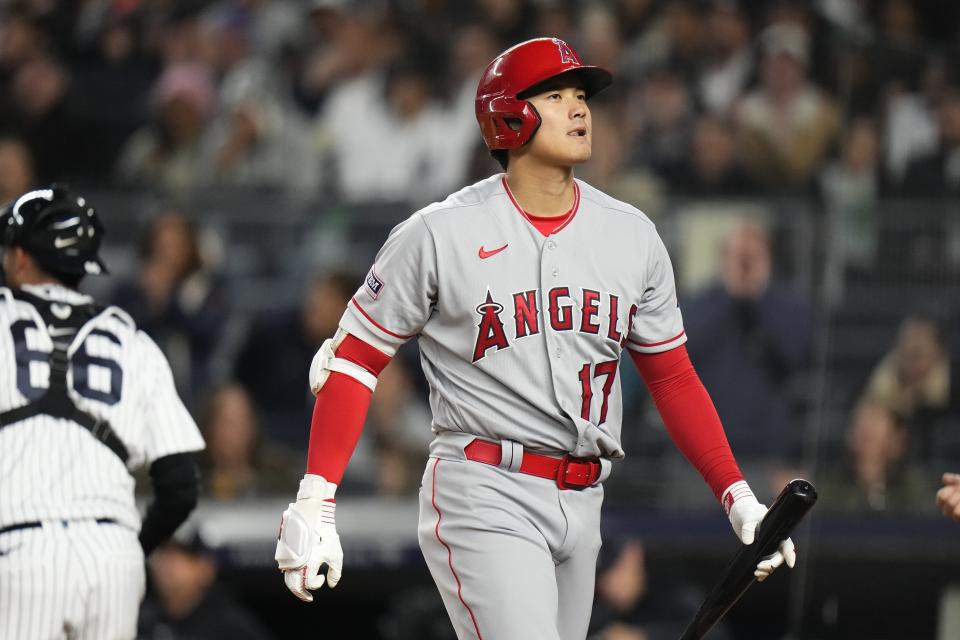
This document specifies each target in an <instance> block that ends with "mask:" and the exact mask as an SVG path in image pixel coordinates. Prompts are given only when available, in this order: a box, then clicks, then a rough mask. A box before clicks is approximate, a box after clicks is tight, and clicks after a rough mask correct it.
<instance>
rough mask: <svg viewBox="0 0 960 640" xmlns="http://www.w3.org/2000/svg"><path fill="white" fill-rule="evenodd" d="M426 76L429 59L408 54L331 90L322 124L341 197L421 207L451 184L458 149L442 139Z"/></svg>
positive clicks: (459, 162) (430, 80)
mask: <svg viewBox="0 0 960 640" xmlns="http://www.w3.org/2000/svg"><path fill="white" fill-rule="evenodd" d="M433 77H434V72H433V71H432V63H430V62H428V61H427V60H425V59H418V57H417V55H416V54H410V55H408V56H406V57H403V58H401V59H399V60H396V61H394V62H392V63H391V64H390V65H389V67H388V68H387V69H386V71H385V73H384V74H383V75H381V74H365V75H363V76H361V77H359V78H356V79H354V80H352V81H350V82H347V83H344V84H343V85H341V86H340V87H339V88H338V89H336V90H335V91H334V92H333V94H332V95H331V96H330V99H329V101H328V103H327V105H326V110H325V113H324V115H323V118H322V127H323V130H324V132H325V135H328V136H330V137H331V139H332V145H333V159H334V163H335V165H336V172H337V192H338V193H339V195H340V196H341V197H342V198H344V199H345V200H347V201H348V202H354V203H367V202H410V203H415V204H419V205H422V204H425V203H427V202H430V201H431V200H432V199H434V198H436V197H439V196H441V195H442V194H445V193H448V192H449V191H451V190H452V189H453V185H454V184H455V181H456V180H457V179H459V178H460V177H461V176H459V175H454V174H455V170H457V169H460V168H461V167H462V166H463V162H462V159H461V156H462V154H463V150H462V149H461V148H459V146H456V145H449V144H447V143H446V139H445V138H446V132H445V131H444V124H445V122H446V119H447V118H446V116H445V113H444V112H443V111H442V109H441V108H440V106H439V104H438V103H437V102H436V101H435V100H434V98H433V96H432V93H431V92H432V83H433Z"/></svg>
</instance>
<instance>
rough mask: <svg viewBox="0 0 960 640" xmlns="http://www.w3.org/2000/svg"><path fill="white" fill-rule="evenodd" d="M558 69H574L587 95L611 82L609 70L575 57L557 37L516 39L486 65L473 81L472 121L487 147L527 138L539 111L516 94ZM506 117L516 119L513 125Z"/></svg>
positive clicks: (509, 144)
mask: <svg viewBox="0 0 960 640" xmlns="http://www.w3.org/2000/svg"><path fill="white" fill-rule="evenodd" d="M563 73H575V74H576V75H577V76H578V77H579V79H580V80H581V81H582V82H583V87H584V89H585V90H586V93H587V98H590V97H591V96H593V95H594V94H596V93H597V92H598V91H600V90H602V89H605V88H606V87H608V86H610V83H611V82H612V81H613V77H612V76H611V75H610V72H609V71H607V70H605V69H601V68H599V67H592V66H588V65H585V64H583V63H582V62H580V56H578V55H577V52H576V51H574V50H573V49H572V48H571V47H570V45H568V44H567V43H566V42H564V41H563V40H560V39H559V38H536V39H534V40H527V41H526V42H521V43H520V44H518V45H515V46H513V47H511V48H509V49H507V50H506V51H504V52H503V53H501V54H500V55H499V56H497V57H496V58H494V60H493V62H491V63H490V64H489V66H487V69H486V71H484V72H483V76H482V77H481V78H480V84H479V86H478V87H477V101H476V111H477V122H479V123H480V131H481V132H482V133H483V141H484V142H485V143H486V144H487V148H488V149H489V150H490V151H495V150H497V149H516V148H517V147H521V146H523V145H524V144H526V143H527V142H528V141H529V140H530V138H532V137H533V134H534V133H536V131H537V128H539V126H540V114H538V113H537V110H536V109H534V108H533V105H532V104H530V103H529V102H527V101H526V100H521V99H519V98H517V94H521V93H523V92H524V91H526V90H527V89H530V88H532V87H534V86H535V85H537V84H540V83H541V82H543V81H544V80H548V79H550V78H552V77H554V76H558V75H560V74H563ZM508 120H514V121H517V122H519V125H520V126H519V127H518V128H517V129H513V128H511V127H510V124H509V122H508Z"/></svg>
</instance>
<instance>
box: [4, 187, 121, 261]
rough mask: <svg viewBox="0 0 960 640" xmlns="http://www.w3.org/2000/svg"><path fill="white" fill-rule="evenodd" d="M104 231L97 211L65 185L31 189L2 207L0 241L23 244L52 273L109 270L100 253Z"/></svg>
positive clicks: (10, 244) (12, 244) (6, 244)
mask: <svg viewBox="0 0 960 640" xmlns="http://www.w3.org/2000/svg"><path fill="white" fill-rule="evenodd" d="M103 235H104V229H103V225H102V224H101V223H100V219H99V218H98V217H97V212H96V211H94V209H93V207H91V206H90V205H89V204H87V202H86V200H84V199H83V198H81V197H79V196H75V195H72V194H71V193H70V192H69V190H68V189H67V188H66V187H64V186H60V185H54V186H52V187H50V188H49V189H37V190H36V191H30V192H29V193H25V194H23V195H22V196H20V197H19V198H17V199H16V200H14V201H13V202H11V203H9V204H8V205H6V206H5V207H3V209H0V242H2V244H3V245H5V246H8V247H14V246H16V247H22V248H23V249H24V250H25V251H26V252H27V253H29V254H30V255H31V256H33V258H34V259H35V260H36V261H37V263H38V264H39V265H40V266H41V267H42V268H43V269H44V270H45V271H47V272H49V273H52V274H71V275H87V274H90V275H96V274H101V273H107V267H106V265H105V264H104V263H103V261H102V260H101V259H100V257H99V256H98V255H97V253H98V251H99V250H100V240H101V238H103Z"/></svg>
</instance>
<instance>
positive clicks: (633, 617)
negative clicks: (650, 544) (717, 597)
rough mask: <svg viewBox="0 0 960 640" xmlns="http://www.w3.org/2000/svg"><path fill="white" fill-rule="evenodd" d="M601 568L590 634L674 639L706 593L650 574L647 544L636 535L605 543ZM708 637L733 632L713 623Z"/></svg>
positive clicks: (604, 638) (591, 638)
mask: <svg viewBox="0 0 960 640" xmlns="http://www.w3.org/2000/svg"><path fill="white" fill-rule="evenodd" d="M597 569H598V575H597V595H596V601H595V602H594V607H593V616H592V618H591V620H590V631H589V633H588V636H587V638H588V640H675V638H679V637H680V636H681V635H682V634H683V631H684V629H686V627H687V624H689V622H690V620H692V619H693V616H694V614H696V612H697V609H698V607H699V606H700V602H701V600H702V599H703V596H702V594H700V593H698V590H697V589H696V588H694V587H691V586H681V585H673V584H671V583H670V580H669V578H666V577H660V576H657V577H654V578H653V579H651V574H650V571H649V567H648V564H647V552H646V549H645V547H644V545H643V543H642V542H641V541H640V540H639V539H636V538H626V539H620V540H616V539H614V540H613V541H612V543H607V544H604V547H603V549H601V550H600V560H599V562H598V567H597ZM664 578H666V579H664ZM710 637H711V638H716V639H717V640H723V639H725V638H729V635H728V633H727V631H726V629H725V625H724V624H723V623H722V622H721V623H720V624H718V625H717V626H716V627H714V628H713V630H712V631H711V632H710Z"/></svg>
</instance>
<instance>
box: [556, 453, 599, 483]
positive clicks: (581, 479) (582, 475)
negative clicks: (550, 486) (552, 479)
mask: <svg viewBox="0 0 960 640" xmlns="http://www.w3.org/2000/svg"><path fill="white" fill-rule="evenodd" d="M571 463H576V464H577V466H576V467H574V469H575V470H576V471H577V473H576V475H575V476H574V477H572V478H571V477H570V465H571ZM584 468H585V471H581V469H584ZM599 477H600V463H599V462H598V461H596V460H590V459H586V458H574V457H573V456H571V455H570V454H569V453H567V454H564V456H563V457H562V458H560V465H559V466H558V467H557V486H558V487H559V488H561V489H573V490H575V491H582V490H583V489H586V488H587V487H589V486H592V485H593V483H594V482H596V481H597V478H599Z"/></svg>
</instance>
